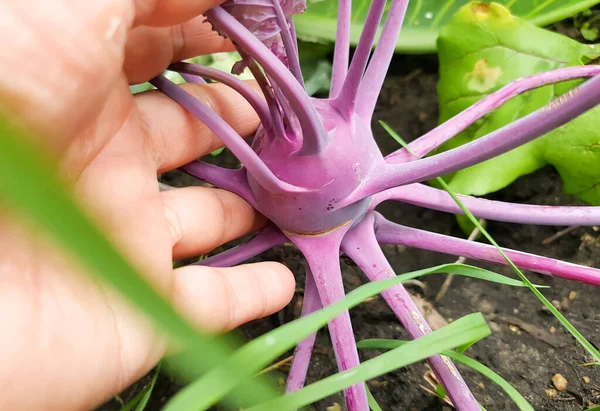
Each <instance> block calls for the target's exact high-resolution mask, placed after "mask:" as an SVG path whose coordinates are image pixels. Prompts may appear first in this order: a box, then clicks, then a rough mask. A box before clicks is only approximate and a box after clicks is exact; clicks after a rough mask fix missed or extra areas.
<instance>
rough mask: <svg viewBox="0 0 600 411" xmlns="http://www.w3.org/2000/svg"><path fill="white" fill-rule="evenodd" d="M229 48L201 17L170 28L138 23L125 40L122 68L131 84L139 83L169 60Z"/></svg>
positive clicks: (227, 41) (154, 73) (225, 41)
mask: <svg viewBox="0 0 600 411" xmlns="http://www.w3.org/2000/svg"><path fill="white" fill-rule="evenodd" d="M164 3H165V4H166V3H169V2H164ZM231 50H234V47H233V44H232V43H231V42H230V41H229V40H226V39H225V38H223V37H221V36H219V35H218V34H217V32H215V31H213V29H212V26H211V25H210V23H208V22H206V21H205V18H204V17H203V16H198V17H195V18H193V19H192V20H189V21H187V22H185V23H183V24H180V25H174V26H170V27H149V26H139V27H136V28H134V29H133V30H132V31H131V32H130V34H129V38H128V39H127V47H126V51H125V64H124V70H125V74H126V75H127V78H128V79H129V82H130V83H131V84H136V83H143V82H145V81H148V80H150V79H151V78H152V77H155V76H157V75H159V74H160V73H162V71H163V70H164V69H165V68H166V67H167V66H168V65H169V64H171V63H174V62H177V61H181V60H185V59H188V58H191V57H195V56H200V55H205V54H212V53H218V52H221V51H231Z"/></svg>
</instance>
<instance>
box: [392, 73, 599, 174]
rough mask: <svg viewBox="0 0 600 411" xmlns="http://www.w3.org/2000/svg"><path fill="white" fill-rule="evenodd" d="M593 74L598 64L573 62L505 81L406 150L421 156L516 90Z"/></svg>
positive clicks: (396, 158) (401, 157) (397, 155)
mask: <svg viewBox="0 0 600 411" xmlns="http://www.w3.org/2000/svg"><path fill="white" fill-rule="evenodd" d="M597 74H600V66H577V67H566V68H560V69H557V70H553V71H549V72H546V73H540V74H534V75H533V76H529V77H524V78H520V79H517V80H514V81H513V82H512V83H510V84H507V85H506V86H504V87H502V88H501V89H499V90H497V91H495V92H493V93H492V94H489V95H488V96H486V97H484V98H483V99H481V100H479V101H478V102H477V103H475V104H473V105H472V106H470V107H469V108H467V109H466V110H464V111H462V112H461V113H459V114H457V115H456V116H454V117H452V118H451V119H450V120H448V121H446V122H445V123H444V124H442V125H440V126H438V127H436V128H434V129H433V130H431V131H430V132H428V133H427V134H425V135H423V136H422V137H419V138H418V139H416V140H415V141H413V142H412V143H410V144H409V145H408V146H409V148H410V151H412V152H413V153H414V154H415V155H416V156H417V157H423V156H425V155H426V154H427V153H429V152H431V151H433V150H435V149H436V148H438V147H439V146H440V145H442V144H443V143H445V142H446V141H448V140H450V139H451V138H452V137H454V136H455V135H457V134H458V133H460V132H462V131H464V130H465V129H466V128H467V127H469V126H470V125H471V124H473V123H474V122H475V121H477V120H479V119H480V118H481V117H483V116H484V115H486V114H487V113H489V112H490V111H492V110H494V109H496V108H498V107H500V106H501V105H502V104H504V103H505V102H507V101H508V100H510V99H511V98H513V97H515V96H517V95H519V94H522V93H524V92H526V91H528V90H531V89H534V88H538V87H542V86H545V85H548V84H552V83H558V82H561V81H565V80H573V79H576V78H579V77H591V76H595V75H597ZM411 157H412V156H411V154H410V153H409V152H408V151H407V150H406V149H404V148H402V149H400V150H398V151H396V152H394V153H392V154H390V155H389V156H387V157H386V161H387V162H388V163H393V164H396V163H401V162H405V161H412V160H413V158H411Z"/></svg>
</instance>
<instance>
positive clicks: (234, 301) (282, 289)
mask: <svg viewBox="0 0 600 411" xmlns="http://www.w3.org/2000/svg"><path fill="white" fill-rule="evenodd" d="M294 291H295V280H294V276H293V274H292V273H291V271H290V270H289V269H288V268H286V267H285V266H283V265H281V264H279V263H274V262H264V263H256V264H247V265H241V266H237V267H231V268H213V267H200V266H188V267H183V268H179V269H177V270H175V280H174V293H173V304H174V305H175V306H176V307H177V308H178V309H180V310H181V311H182V312H183V313H184V315H187V316H188V317H189V318H190V320H191V321H193V323H194V324H196V325H197V326H198V327H200V328H203V329H208V330H210V331H215V332H221V331H226V330H230V329H233V328H235V327H237V326H239V325H242V324H244V323H246V322H248V321H251V320H254V319H257V318H262V317H265V316H267V315H269V314H272V313H274V312H277V311H279V310H280V309H282V308H283V307H284V306H285V305H286V304H287V303H289V302H290V300H291V299H292V296H293V295H294Z"/></svg>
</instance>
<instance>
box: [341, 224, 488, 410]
mask: <svg viewBox="0 0 600 411" xmlns="http://www.w3.org/2000/svg"><path fill="white" fill-rule="evenodd" d="M342 250H343V251H344V252H345V253H346V254H347V255H348V256H349V257H350V258H351V259H352V260H353V261H354V262H355V263H356V264H357V265H358V266H359V267H360V268H361V269H362V271H363V272H364V273H365V275H366V276H367V277H368V278H369V280H370V281H381V280H386V279H389V278H390V277H395V275H396V274H394V270H393V269H392V267H391V266H390V264H389V262H388V261H387V259H386V258H385V255H384V254H383V251H381V247H380V246H379V244H378V243H377V239H376V238H375V230H374V213H372V212H371V213H369V214H368V215H367V216H365V218H364V219H363V221H361V223H360V224H359V225H358V226H356V227H355V228H353V229H352V230H351V231H350V232H349V233H348V234H346V236H345V237H344V240H343V242H342ZM381 295H382V296H383V298H384V299H385V301H386V302H387V304H388V305H389V306H390V308H391V309H392V311H393V312H394V314H395V315H396V317H398V319H399V320H400V322H401V323H402V325H403V326H404V328H405V329H406V330H407V331H408V333H409V334H410V335H411V336H412V337H413V338H415V339H416V338H419V337H422V336H423V335H426V334H429V333H430V332H431V328H430V327H429V324H427V321H426V320H425V318H424V317H423V315H422V314H421V313H420V312H419V309H418V308H417V306H416V305H415V304H414V302H413V300H412V298H411V296H410V294H408V292H407V291H406V289H405V288H404V286H403V285H402V284H398V285H395V286H394V287H391V288H389V289H387V290H385V291H384V292H382V293H381ZM428 362H429V365H431V368H432V369H433V371H434V372H435V374H436V376H437V377H438V379H439V381H440V382H441V383H442V385H443V386H444V388H445V390H446V393H447V394H448V396H449V397H450V399H451V400H452V403H453V404H454V406H455V407H456V409H457V410H459V411H465V410H467V411H479V410H480V407H479V404H478V403H477V400H476V399H475V397H473V394H472V393H471V391H470V390H469V387H468V386H467V384H466V383H465V381H464V380H463V378H462V377H461V375H460V374H459V372H458V370H457V369H456V367H455V366H454V364H452V362H451V361H450V359H448V358H447V357H443V356H440V355H436V356H434V357H431V358H429V359H428Z"/></svg>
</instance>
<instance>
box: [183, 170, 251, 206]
mask: <svg viewBox="0 0 600 411" xmlns="http://www.w3.org/2000/svg"><path fill="white" fill-rule="evenodd" d="M179 169H180V170H181V171H183V172H184V173H187V174H189V175H191V176H192V177H196V178H198V179H200V180H203V181H206V182H207V183H209V184H212V185H214V186H216V187H219V188H222V189H223V190H227V191H231V192H232V193H233V194H236V195H238V196H240V197H242V198H243V199H244V200H245V201H246V202H247V203H248V204H250V205H251V206H252V207H254V208H256V200H255V199H254V195H253V194H252V191H251V190H250V186H249V185H248V180H247V178H246V169H245V168H243V167H242V168H240V169H237V170H231V169H228V168H223V167H219V166H215V165H213V164H208V163H205V162H203V161H192V162H191V163H188V164H186V165H184V166H183V167H180V168H179Z"/></svg>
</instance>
